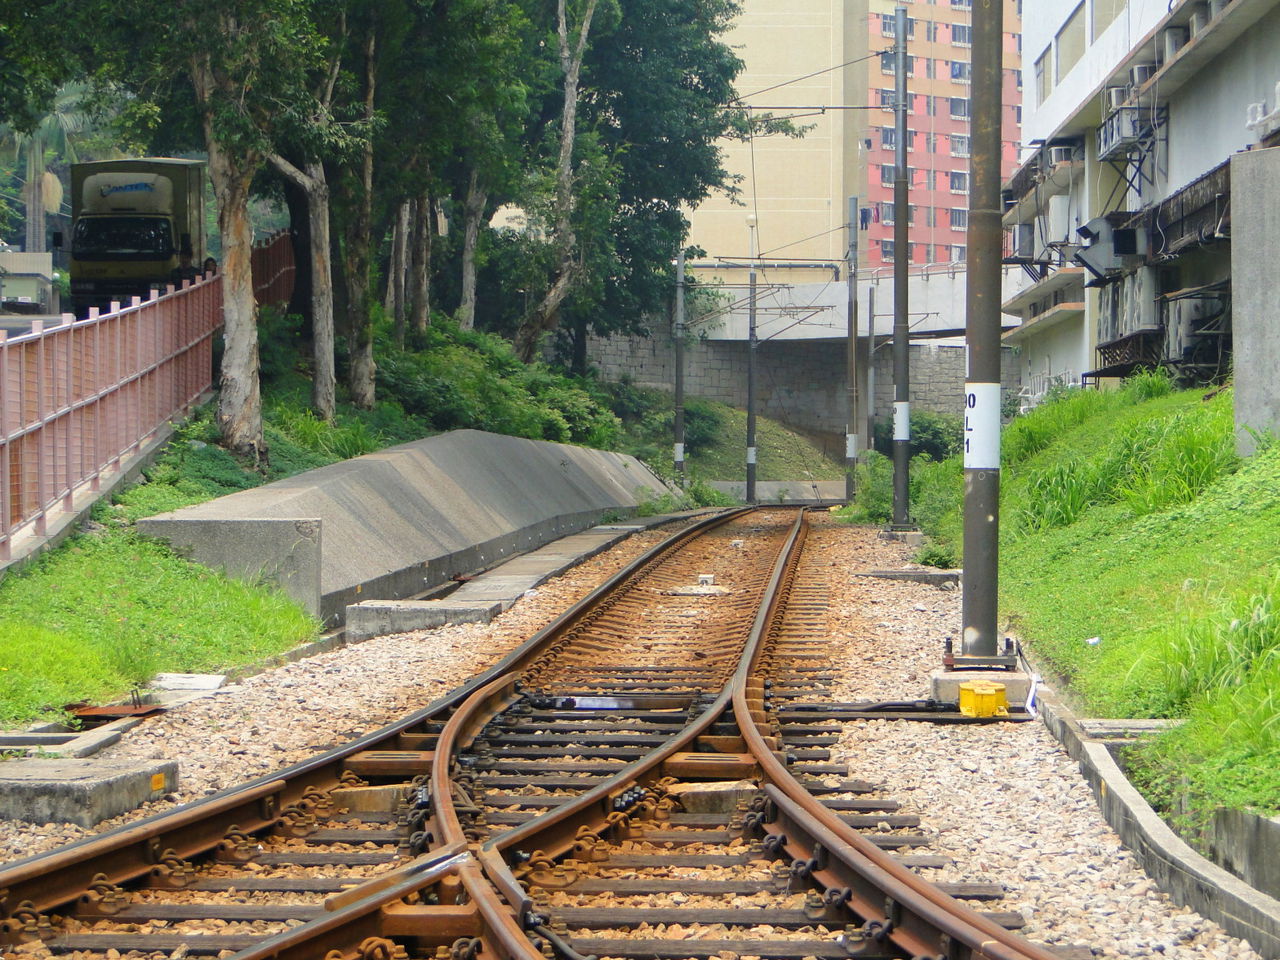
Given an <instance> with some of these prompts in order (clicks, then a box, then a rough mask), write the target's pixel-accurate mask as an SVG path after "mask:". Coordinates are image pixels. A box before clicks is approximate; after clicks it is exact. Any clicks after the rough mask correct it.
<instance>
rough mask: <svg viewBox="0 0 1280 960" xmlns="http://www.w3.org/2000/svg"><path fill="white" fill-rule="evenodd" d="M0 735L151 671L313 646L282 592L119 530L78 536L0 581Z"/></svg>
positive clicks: (205, 666)
mask: <svg viewBox="0 0 1280 960" xmlns="http://www.w3.org/2000/svg"><path fill="white" fill-rule="evenodd" d="M0 611H3V612H0V663H3V664H4V665H5V668H4V695H3V696H2V697H0V726H12V725H15V724H20V723H30V722H31V721H32V720H34V719H37V718H39V717H49V716H57V715H58V714H59V712H60V709H61V708H62V707H63V706H64V705H66V704H68V703H72V702H75V701H78V700H92V701H102V700H104V699H110V698H114V697H119V696H122V695H124V694H127V693H128V691H129V690H130V689H131V688H133V687H137V686H144V685H145V684H146V682H147V681H148V680H149V679H150V678H151V677H153V676H155V674H157V673H160V672H174V673H198V672H217V671H220V670H223V669H225V668H226V667H227V666H229V665H232V664H242V663H247V662H251V661H253V660H256V659H259V658H263V657H267V656H270V655H272V654H276V653H279V652H281V651H283V650H286V649H288V648H289V647H292V646H295V645H297V644H298V643H301V642H304V641H306V640H308V639H310V638H312V637H313V636H314V635H315V633H316V629H317V624H316V623H315V622H314V621H313V620H312V619H311V618H310V617H308V616H307V615H306V614H305V613H303V611H302V610H301V609H300V608H299V607H297V605H296V604H294V603H293V602H292V601H290V600H288V599H287V598H286V597H284V596H283V595H282V594H279V593H277V592H274V591H270V590H265V589H263V588H261V587H256V586H253V585H251V584H246V583H241V582H239V581H235V580H229V579H228V578H226V577H225V576H223V575H221V574H220V573H217V572H214V571H212V570H208V569H206V568H204V567H200V566H197V565H195V564H191V563H187V562H185V561H182V560H179V559H177V558H175V557H174V556H173V555H172V554H171V553H170V552H169V551H168V550H167V549H166V548H164V547H163V546H161V545H160V544H158V543H155V542H151V541H148V540H145V539H143V538H141V537H138V536H136V535H135V534H133V532H132V530H131V529H130V528H128V527H120V528H116V529H111V530H107V531H104V532H102V533H100V534H98V535H92V536H80V537H76V538H75V539H73V540H72V541H70V542H69V543H68V544H67V545H65V546H64V547H62V548H61V549H59V550H56V551H54V552H52V553H49V554H47V555H45V556H44V557H43V558H41V559H40V560H39V561H37V562H36V563H35V564H34V565H33V566H31V567H29V568H27V569H26V570H23V571H20V572H18V573H16V574H10V575H9V576H6V577H5V579H4V580H3V581H2V582H0Z"/></svg>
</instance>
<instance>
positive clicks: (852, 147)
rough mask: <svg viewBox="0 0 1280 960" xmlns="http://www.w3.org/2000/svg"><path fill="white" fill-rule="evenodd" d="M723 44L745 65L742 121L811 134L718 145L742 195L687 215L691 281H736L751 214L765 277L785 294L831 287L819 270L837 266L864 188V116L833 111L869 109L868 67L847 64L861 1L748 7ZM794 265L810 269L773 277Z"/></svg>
mask: <svg viewBox="0 0 1280 960" xmlns="http://www.w3.org/2000/svg"><path fill="white" fill-rule="evenodd" d="M727 40H728V42H729V43H730V44H731V45H732V46H733V47H734V49H735V52H737V54H738V56H740V57H741V58H742V59H743V61H744V62H745V64H746V67H745V69H744V70H743V72H742V74H741V75H739V77H738V81H737V88H738V91H739V95H740V96H741V98H742V103H743V104H744V105H745V106H747V107H749V108H750V110H751V113H752V114H753V115H756V116H758V115H760V114H761V113H764V112H769V113H772V114H773V115H774V116H776V117H786V118H790V119H792V121H793V122H794V123H795V124H796V125H797V126H803V127H810V129H808V131H807V132H806V133H805V136H804V137H803V138H802V139H798V140H797V139H793V138H789V137H785V136H782V135H777V134H775V135H772V136H756V137H752V138H751V139H749V140H746V141H740V142H732V143H729V144H727V145H726V153H727V157H726V160H727V166H728V169H729V170H730V171H731V172H733V173H735V174H737V175H739V176H740V177H741V178H742V179H741V181H740V182H739V184H738V189H739V191H740V192H739V194H738V196H737V197H736V198H734V199H730V198H726V197H714V198H712V199H710V200H708V201H707V202H705V203H704V204H702V205H701V206H700V207H699V208H698V209H697V210H695V211H693V212H692V214H691V219H692V222H693V229H692V233H691V237H690V242H691V243H693V244H696V245H697V246H699V247H701V248H702V249H703V250H705V251H706V252H707V258H706V260H704V261H700V262H699V264H698V265H697V272H698V273H699V274H700V275H701V276H703V277H709V276H715V277H717V278H719V279H722V280H723V281H724V282H726V283H741V282H744V281H745V272H746V271H745V269H744V267H745V265H746V258H747V257H748V256H749V254H750V239H749V229H748V219H747V218H748V216H749V215H752V214H754V215H755V216H756V218H757V220H756V234H757V242H758V250H759V253H760V257H761V259H762V260H763V261H764V263H765V267H764V271H763V272H765V273H767V274H769V275H770V277H772V278H775V279H785V280H786V281H788V282H804V281H806V280H823V279H829V278H830V277H831V276H832V273H833V271H832V269H831V268H830V267H823V266H822V264H830V263H843V262H844V260H845V255H846V249H847V243H848V240H847V234H846V231H845V229H844V225H845V223H846V222H847V219H848V215H847V206H848V200H847V198H848V197H850V196H855V195H857V194H858V193H859V189H860V188H859V185H860V184H863V183H865V182H866V180H865V169H864V162H865V161H864V159H863V157H864V153H865V151H864V150H863V149H862V145H863V140H864V139H865V136H866V134H865V124H866V118H865V116H864V114H865V113H866V112H867V111H865V110H845V109H839V108H842V107H845V106H846V105H855V104H865V103H866V102H867V70H866V64H865V62H855V63H852V64H851V63H850V61H859V60H860V58H864V57H866V55H867V40H868V29H867V0H746V2H744V3H743V9H742V13H741V15H740V16H739V18H738V21H737V23H736V24H735V25H734V28H733V30H732V32H731V33H730V34H729V36H728V38H727ZM846 64H847V65H846ZM797 78H803V79H797ZM793 259H801V260H807V261H812V263H811V265H810V266H809V267H808V268H805V267H804V266H803V265H802V264H794V265H791V266H790V267H782V266H778V267H774V266H772V265H771V264H772V263H779V264H781V263H782V262H783V261H787V260H793ZM841 276H843V272H842V273H841Z"/></svg>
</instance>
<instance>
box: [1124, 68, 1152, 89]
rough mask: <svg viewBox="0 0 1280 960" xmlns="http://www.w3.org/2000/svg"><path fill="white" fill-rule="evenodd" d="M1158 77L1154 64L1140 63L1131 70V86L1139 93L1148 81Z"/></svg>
mask: <svg viewBox="0 0 1280 960" xmlns="http://www.w3.org/2000/svg"><path fill="white" fill-rule="evenodd" d="M1155 75H1156V65H1155V64H1154V63H1140V64H1138V65H1137V66H1134V67H1130V68H1129V86H1131V87H1133V92H1134V93H1137V92H1138V91H1139V90H1140V89H1141V88H1142V86H1143V84H1145V83H1146V82H1147V81H1148V80H1150V79H1151V78H1152V77H1154V76H1155Z"/></svg>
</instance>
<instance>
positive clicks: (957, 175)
mask: <svg viewBox="0 0 1280 960" xmlns="http://www.w3.org/2000/svg"><path fill="white" fill-rule="evenodd" d="M968 189H969V174H968V173H966V172H965V171H963V170H952V171H951V192H952V193H964V192H965V191H966V190H968ZM952 212H953V213H954V212H955V211H952ZM952 226H955V224H954V223H953V224H952Z"/></svg>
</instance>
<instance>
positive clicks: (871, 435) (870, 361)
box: [867, 283, 876, 450]
mask: <svg viewBox="0 0 1280 960" xmlns="http://www.w3.org/2000/svg"><path fill="white" fill-rule="evenodd" d="M875 442H876V285H875V284H874V283H873V284H870V285H869V286H868V287H867V449H868V450H870V449H872V448H873V447H874V446H875Z"/></svg>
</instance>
